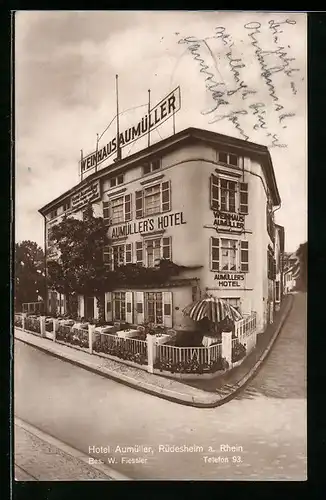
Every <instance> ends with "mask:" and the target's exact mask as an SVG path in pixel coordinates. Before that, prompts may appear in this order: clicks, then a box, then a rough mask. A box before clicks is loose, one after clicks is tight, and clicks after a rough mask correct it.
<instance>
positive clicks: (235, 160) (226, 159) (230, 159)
mask: <svg viewBox="0 0 326 500" xmlns="http://www.w3.org/2000/svg"><path fill="white" fill-rule="evenodd" d="M217 161H220V162H221V163H226V164H227V165H232V166H234V167H238V166H239V157H238V156H237V155H234V154H232V153H224V152H223V151H219V152H218V153H217Z"/></svg>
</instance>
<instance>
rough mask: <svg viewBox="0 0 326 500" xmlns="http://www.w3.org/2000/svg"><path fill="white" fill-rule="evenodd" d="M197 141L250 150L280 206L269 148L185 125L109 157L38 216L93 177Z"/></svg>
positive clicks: (94, 178)
mask: <svg viewBox="0 0 326 500" xmlns="http://www.w3.org/2000/svg"><path fill="white" fill-rule="evenodd" d="M198 141H202V142H206V143H209V144H213V145H217V144H218V145H222V146H227V147H228V148H231V149H233V150H234V151H235V152H238V153H243V152H245V153H248V152H249V153H251V155H252V156H255V157H257V159H259V161H260V163H261V165H262V169H263V171H264V175H265V177H266V181H267V184H268V186H269V189H270V193H271V197H272V201H273V205H274V206H277V205H280V203H281V198H280V195H279V192H278V188H277V184H276V179H275V173H274V169H273V164H272V159H271V156H270V153H269V150H268V148H267V147H266V146H262V145H260V144H256V143H254V142H250V141H244V140H243V139H238V138H235V137H231V136H228V135H223V134H218V133H216V132H211V131H209V130H204V129H199V128H194V127H189V128H186V129H184V130H181V131H180V132H177V133H176V134H174V135H171V136H169V137H167V138H166V139H163V140H162V141H159V142H156V143H155V144H152V145H151V146H149V147H147V148H145V149H142V150H141V151H137V152H136V153H134V154H132V155H130V156H128V157H126V158H122V159H120V160H118V161H114V160H113V161H112V163H111V164H110V165H108V166H107V167H104V168H102V169H100V170H98V171H97V172H93V174H91V175H88V176H87V177H86V178H85V179H83V180H82V181H81V182H79V183H78V184H77V185H75V186H74V187H72V188H71V189H69V190H68V191H65V192H64V193H63V194H62V195H60V196H58V197H57V198H55V199H54V200H52V201H51V202H49V203H47V204H46V205H44V206H43V207H42V208H40V210H39V212H40V213H41V214H42V215H45V214H46V213H47V212H48V211H49V210H51V209H52V208H55V207H56V206H57V205H58V203H60V202H61V201H62V202H64V200H65V199H66V198H67V197H68V196H70V195H71V194H73V193H75V192H76V191H77V190H78V189H80V188H81V187H84V186H86V185H87V184H88V183H90V182H93V181H95V180H97V179H100V178H101V177H103V176H106V175H107V174H108V172H110V173H115V174H117V173H119V172H121V171H124V170H127V169H128V167H130V165H131V164H133V163H136V162H138V161H143V160H144V159H147V158H148V157H150V156H151V155H155V154H158V153H160V154H162V153H163V152H167V151H169V150H171V149H176V148H177V147H179V146H180V145H181V144H184V143H194V142H198Z"/></svg>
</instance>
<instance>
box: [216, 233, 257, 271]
mask: <svg viewBox="0 0 326 500" xmlns="http://www.w3.org/2000/svg"><path fill="white" fill-rule="evenodd" d="M210 263H211V270H212V271H233V272H243V273H247V272H248V271H249V242H248V241H245V240H241V241H238V240H235V239H227V238H214V237H211V240H210Z"/></svg>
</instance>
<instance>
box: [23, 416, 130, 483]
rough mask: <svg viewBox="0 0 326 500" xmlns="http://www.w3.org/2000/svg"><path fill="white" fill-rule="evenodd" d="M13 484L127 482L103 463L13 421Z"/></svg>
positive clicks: (26, 425)
mask: <svg viewBox="0 0 326 500" xmlns="http://www.w3.org/2000/svg"><path fill="white" fill-rule="evenodd" d="M14 441H15V454H14V460H15V480H16V481H80V480H90V481H112V480H129V478H127V477H126V476H123V475H122V474H120V473H118V472H116V471H114V470H112V469H111V468H110V467H108V466H107V465H106V464H105V463H103V464H96V463H94V460H92V457H91V456H88V455H85V453H82V452H80V451H78V450H76V449H74V448H72V447H71V446H69V445H67V444H65V443H63V442H62V441H59V440H58V439H56V438H54V437H52V436H50V435H48V434H45V433H44V432H42V431H41V430H39V429H37V428H36V427H34V426H32V425H30V424H28V423H27V422H24V421H22V420H20V419H18V418H15V427H14Z"/></svg>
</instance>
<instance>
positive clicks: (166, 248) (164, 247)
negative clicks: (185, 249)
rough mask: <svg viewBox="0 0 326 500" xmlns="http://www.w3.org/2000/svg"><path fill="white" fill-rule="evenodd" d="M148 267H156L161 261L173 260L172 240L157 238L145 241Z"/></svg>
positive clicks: (169, 238)
mask: <svg viewBox="0 0 326 500" xmlns="http://www.w3.org/2000/svg"><path fill="white" fill-rule="evenodd" d="M144 243H145V253H146V265H147V267H154V266H155V265H157V264H158V263H159V261H160V260H161V259H169V260H171V259H172V238H171V236H169V237H167V238H155V239H150V240H145V242H144Z"/></svg>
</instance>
